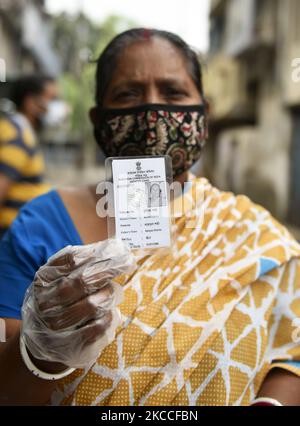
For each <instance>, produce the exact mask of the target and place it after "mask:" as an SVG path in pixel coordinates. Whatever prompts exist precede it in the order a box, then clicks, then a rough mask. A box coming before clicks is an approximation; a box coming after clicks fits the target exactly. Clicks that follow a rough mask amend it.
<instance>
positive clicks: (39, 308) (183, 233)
mask: <svg viewBox="0 0 300 426" xmlns="http://www.w3.org/2000/svg"><path fill="white" fill-rule="evenodd" d="M96 79H97V80H96V81H97V91H96V105H97V106H96V107H95V108H93V109H92V110H91V113H90V116H91V120H92V123H93V125H94V129H95V137H96V140H97V141H98V143H99V144H100V146H101V148H102V149H103V151H104V152H105V154H106V155H110V156H113V155H117V156H122V155H145V154H154V155H155V154H160V155H161V154H166V153H168V154H169V155H171V156H172V160H173V174H174V180H176V181H178V182H180V183H183V182H185V181H191V180H192V181H193V182H195V181H196V182H198V183H200V187H201V188H202V189H201V191H202V190H204V192H205V199H204V209H203V211H204V216H203V223H202V224H201V226H200V227H199V226H198V227H197V226H196V227H193V226H187V223H188V221H190V220H191V219H193V218H194V220H196V221H197V218H198V216H197V214H198V213H197V212H198V210H197V208H194V207H193V208H190V209H189V211H188V212H186V213H185V214H184V215H182V216H181V217H178V218H176V223H175V228H176V229H175V232H176V233H177V240H176V241H175V243H174V247H173V252H172V253H171V254H168V255H166V256H165V257H160V256H159V254H157V253H153V254H152V255H148V256H145V257H141V258H139V259H138V260H137V262H138V265H137V268H136V269H135V270H134V272H133V271H132V269H130V267H131V266H132V259H130V254H128V253H127V252H126V250H125V249H124V248H122V247H121V248H120V247H119V248H116V247H115V248H114V247H112V246H111V245H110V244H111V243H110V242H108V241H109V240H107V229H106V220H105V218H100V217H98V216H97V215H96V212H95V206H96V203H97V201H98V198H97V197H96V195H95V193H96V191H95V187H93V188H91V187H89V188H80V189H76V188H75V189H58V190H56V191H51V192H49V193H48V194H46V195H44V196H41V197H39V198H37V199H36V200H34V201H33V202H31V203H29V204H28V205H26V206H25V207H24V208H23V209H22V212H21V213H20V215H19V217H18V218H17V220H16V221H15V222H14V225H13V226H12V228H11V229H10V231H9V232H8V233H7V234H6V236H5V238H4V240H3V241H2V243H1V248H0V276H1V279H0V316H2V317H3V318H5V321H6V327H7V336H8V337H9V339H8V342H7V343H5V344H4V346H3V348H2V349H1V353H0V366H1V368H0V401H1V403H2V404H46V403H49V401H51V403H52V404H78V405H81V404H83V405H92V404H99V405H249V404H250V403H251V401H253V400H254V399H255V398H256V397H269V398H272V400H274V401H279V403H281V404H295V405H300V379H299V376H300V368H299V367H298V366H297V363H295V362H294V361H296V360H297V359H300V347H299V342H298V343H297V329H296V328H295V324H296V322H295V320H296V319H297V317H299V315H300V301H299V297H300V262H299V256H300V247H299V246H298V244H297V243H296V242H295V241H294V240H293V238H292V237H291V236H290V235H289V234H288V232H287V231H286V230H285V229H284V228H283V227H282V226H281V225H280V224H278V223H277V222H276V221H275V220H274V219H273V218H272V217H271V216H270V214H269V213H268V212H267V211H265V210H264V209H263V208H262V207H259V206H257V205H254V204H252V203H251V202H250V200H249V199H248V198H246V197H244V196H238V197H235V196H234V195H233V194H231V193H223V192H220V191H219V190H217V189H216V188H213V187H212V186H211V185H210V184H209V182H208V181H207V180H205V179H195V178H194V177H193V176H192V175H191V174H190V172H189V168H190V167H191V165H192V164H193V163H194V162H195V161H196V160H197V159H198V158H199V156H200V153H201V148H202V145H203V142H204V139H205V136H206V128H205V123H206V106H205V105H206V104H205V98H204V93H203V88H202V81H201V69H200V66H199V64H198V61H197V57H196V55H195V53H193V51H192V50H191V49H190V48H189V47H188V46H187V45H186V44H185V43H184V42H183V41H182V40H181V39H180V38H178V37H177V36H175V35H173V34H170V33H167V32H162V31H157V30H143V29H136V30H130V31H129V32H126V33H123V34H120V35H119V36H118V37H116V38H115V39H114V40H113V41H112V42H111V43H110V44H109V45H108V47H107V48H106V50H105V51H104V53H103V54H102V55H101V57H100V59H99V61H98V69H97V76H96ZM196 188H197V186H196ZM196 190H197V189H196ZM191 191H194V190H193V189H190V190H189V191H187V192H186V193H185V194H184V195H183V197H185V198H186V200H188V199H190V197H191V195H195V194H194V193H192V192H191ZM196 207H197V206H196ZM189 223H190V222H189ZM97 241H102V243H100V244H104V246H99V243H98V246H97V244H96V247H97V248H96V249H95V248H93V247H95V246H89V245H88V244H91V243H96V242H97ZM65 246H69V247H67V248H66V249H65V251H63V252H59V250H60V249H62V248H63V247H65ZM105 250H106V253H108V254H107V256H106V255H105V254H104V252H105ZM118 250H120V256H118V254H119V253H118ZM57 252H59V253H58V254H56V255H55V253H57ZM91 252H92V253H91ZM53 255H54V256H53ZM51 256H52V257H51ZM106 257H107V258H106ZM49 258H50V259H49ZM48 259H49V260H48ZM66 259H68V260H66ZM70 259H71V261H70ZM90 259H92V260H90ZM97 259H98V264H99V262H101V261H103V260H106V261H107V259H108V266H107V265H106V266H105V267H104V271H103V272H101V268H100V270H99V269H97ZM117 260H119V262H120V263H119V264H117ZM85 262H86V263H85ZM89 262H91V263H89ZM109 262H110V263H109ZM44 264H46V266H44V267H42V265H44ZM90 264H91V265H92V267H91V266H90V267H89V268H86V269H88V270H89V271H95V270H96V272H95V274H94V275H93V272H91V273H92V278H91V280H92V283H93V285H94V287H92V290H91V291H90V293H91V295H90V294H88V296H87V295H86V293H85V291H86V290H85V289H86V287H85V288H84V289H83V287H82V285H83V284H82V283H83V280H82V277H83V276H84V273H85V271H86V269H85V265H90ZM82 265H83V266H82ZM115 265H117V266H115ZM39 268H40V269H39ZM78 268H79V270H81V269H82V268H83V273H82V274H81V275H80V279H77V278H78V276H77V275H76V273H77V271H78ZM93 268H96V269H93ZM110 268H111V269H110ZM38 270H39V272H38V273H37V275H36V277H35V279H34V275H35V273H36V271H38ZM74 271H75V272H74ZM104 272H105V274H106V275H105V274H104ZM120 273H121V275H119V276H118V277H117V278H116V279H115V280H116V281H117V282H118V283H119V284H120V285H121V287H122V288H123V290H124V300H123V301H122V303H121V304H120V305H119V308H120V312H121V314H122V321H121V323H119V326H117V325H116V326H115V328H116V331H115V334H116V336H115V338H114V340H112V341H111V339H106V340H105V339H104V341H105V343H104V344H103V345H102V348H101V349H102V350H101V353H100V355H99V356H98V359H97V360H96V361H95V362H94V363H93V364H92V365H90V362H91V360H92V359H93V357H94V355H95V353H94V352H93V348H94V346H93V345H94V344H95V342H96V343H97V344H98V340H99V341H101V342H102V341H103V336H105V335H106V332H107V329H108V328H109V327H112V323H113V322H114V321H113V320H112V316H113V313H112V311H113V309H111V310H110V308H112V306H113V302H111V304H110V305H109V308H108V310H107V311H106V312H108V313H107V314H105V315H103V312H102V314H101V315H99V309H95V306H97V303H98V304H99V305H101V304H102V303H103V301H105V300H109V301H111V300H112V299H113V298H112V297H111V296H112V294H114V291H115V289H113V287H112V285H111V278H113V277H115V276H116V275H118V274H120ZM74 274H75V275H74ZM103 274H104V275H105V279H106V278H107V281H106V284H107V285H106V286H103V285H102V287H101V285H99V286H98V283H99V282H102V281H103V279H104V278H103ZM74 277H75V278H74ZM33 280H34V283H33V284H32V285H30V284H31V283H32V281H33ZM101 280H102V281H101ZM104 281H105V280H104ZM29 286H30V287H29ZM28 287H29V288H30V289H31V292H29V295H28V296H27V300H25V301H24V302H23V299H24V294H25V291H26V289H27V288H28ZM115 287H116V285H115ZM32 289H33V290H34V291H33V290H32ZM49 289H50V290H49ZM32 294H34V297H35V299H34V298H33V296H32ZM77 294H79V296H78V297H77V296H76V297H75V295H77ZM91 296H94V297H96V301H98V302H97V303H96V304H95V300H94V299H93V301H91V299H90V297H91ZM62 300H64V301H65V300H67V301H68V303H63V302H62ZM92 302H93V303H92ZM22 304H23V320H24V325H23V329H22V332H21V334H22V337H23V338H24V339H25V340H24V341H25V349H24V346H23V349H22V350H23V352H22V356H21V355H20V349H19V329H20V319H21V306H22ZM62 306H63V307H62ZM101 306H103V305H101ZM79 307H80V309H79ZM83 311H84V312H85V314H82V312H83ZM53 312H54V313H55V312H56V313H57V314H56V315H55V314H53ZM78 312H79V313H78ZM50 313H52V314H53V315H50ZM80 315H82V317H84V321H85V322H84V321H83V320H82V317H80ZM87 318H88V319H89V321H87ZM98 318H100V320H99V321H100V322H99V321H98ZM75 326H76V327H75ZM30 327H31V328H30ZM41 330H42V331H41ZM65 330H67V331H65ZM70 330H71V331H70ZM34 331H38V332H37V333H36V334H37V336H38V337H36V336H35V337H34ZM64 332H65V334H64ZM30 333H31V334H30ZM76 333H77V334H76ZM40 335H42V337H43V338H44V340H43V338H41V339H40ZM73 336H75V337H73ZM78 336H79V337H80V338H78ZM39 339H40V340H39ZM45 341H46V343H45ZM109 342H110V343H109ZM26 346H27V348H26ZM100 346H101V345H100ZM100 346H99V347H100ZM49 348H50V349H51V350H50V349H49ZM91 348H92V349H91ZM26 350H27V354H28V357H29V358H30V360H31V361H32V365H33V367H32V371H34V374H32V373H31V372H30V368H29V367H28V366H29V365H30V364H29V361H28V358H26V353H25V352H26ZM24 351H25V352H24ZM30 352H31V353H30ZM91 352H93V356H91ZM24 353H25V355H24ZM24 360H25V361H26V365H25V361H24ZM87 365H88V367H87V368H85V369H83V368H76V369H75V371H73V372H71V371H68V370H67V373H66V374H67V375H65V377H63V378H62V379H61V380H52V381H51V380H45V379H41V378H38V377H36V373H37V371H41V372H44V373H48V374H49V377H50V376H51V374H53V377H56V378H57V377H58V376H57V375H59V373H62V375H64V374H65V373H64V371H65V369H66V368H68V367H70V366H73V367H74V366H84V367H86V366H87ZM41 374H43V373H41ZM24 389H26V392H25V391H24ZM274 404H276V402H274Z"/></svg>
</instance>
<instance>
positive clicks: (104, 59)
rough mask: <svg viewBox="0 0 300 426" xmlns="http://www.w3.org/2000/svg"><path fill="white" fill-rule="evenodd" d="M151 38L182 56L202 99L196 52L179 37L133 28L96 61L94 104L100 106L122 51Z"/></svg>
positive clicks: (116, 40)
mask: <svg viewBox="0 0 300 426" xmlns="http://www.w3.org/2000/svg"><path fill="white" fill-rule="evenodd" d="M151 37H159V38H162V39H164V40H167V41H168V42H170V43H171V44H172V45H173V46H175V47H176V48H177V49H178V50H179V51H180V52H181V53H182V54H183V56H184V58H185V59H186V61H187V66H188V70H189V73H190V76H191V78H192V79H193V81H194V83H195V85H196V87H197V89H198V90H199V93H200V94H201V96H203V97H204V93H203V84H202V69H201V65H200V62H199V59H198V56H197V54H196V52H195V51H194V50H193V49H192V48H191V47H190V46H189V45H188V44H187V43H186V42H185V41H184V40H182V38H181V37H179V36H178V35H176V34H173V33H170V32H168V31H162V30H156V29H146V28H134V29H131V30H128V31H125V32H123V33H121V34H119V35H117V36H116V37H115V38H113V39H112V41H111V42H110V43H109V44H108V45H107V47H106V48H105V50H104V51H103V52H102V54H101V55H100V57H99V59H98V60H97V71H96V99H95V100H96V104H97V105H99V106H101V105H102V102H103V98H104V95H105V91H106V89H107V87H108V85H109V83H110V80H111V78H112V74H113V70H114V68H115V66H116V62H117V60H118V58H119V56H120V55H121V53H122V50H123V49H124V48H126V47H127V46H129V45H130V44H132V43H135V42H137V41H144V40H147V39H149V38H151Z"/></svg>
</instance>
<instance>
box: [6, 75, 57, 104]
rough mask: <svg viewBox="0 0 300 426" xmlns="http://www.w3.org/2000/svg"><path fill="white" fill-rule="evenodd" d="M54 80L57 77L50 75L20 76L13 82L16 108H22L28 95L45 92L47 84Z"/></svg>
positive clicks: (12, 95)
mask: <svg viewBox="0 0 300 426" xmlns="http://www.w3.org/2000/svg"><path fill="white" fill-rule="evenodd" d="M53 81H55V79H54V78H53V77H50V76H37V75H27V76H23V77H20V78H18V79H17V80H15V81H14V83H13V87H12V94H11V100H12V101H13V102H14V104H15V105H16V108H17V109H20V108H22V105H23V102H24V99H25V98H26V97H27V96H32V95H40V94H41V93H43V91H44V89H45V85H46V84H47V83H48V82H53Z"/></svg>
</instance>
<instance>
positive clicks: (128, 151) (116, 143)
mask: <svg viewBox="0 0 300 426" xmlns="http://www.w3.org/2000/svg"><path fill="white" fill-rule="evenodd" d="M94 133H95V138H96V140H97V142H98V144H99V145H100V147H101V149H102V150H103V152H104V154H105V155H106V156H107V157H127V156H143V155H154V156H155V155H169V156H170V157H171V158H172V165H173V176H174V177H175V176H179V175H180V174H182V173H183V172H184V171H186V170H188V169H189V168H190V167H191V166H192V165H193V164H194V163H195V162H196V161H197V160H198V159H199V157H200V155H201V151H202V148H203V146H204V144H205V141H206V139H207V122H206V114H205V107H204V106H203V105H191V106H175V105H163V104H162V105H160V104H149V105H142V106H138V107H133V108H123V109H102V110H100V111H99V125H96V126H95V131H94Z"/></svg>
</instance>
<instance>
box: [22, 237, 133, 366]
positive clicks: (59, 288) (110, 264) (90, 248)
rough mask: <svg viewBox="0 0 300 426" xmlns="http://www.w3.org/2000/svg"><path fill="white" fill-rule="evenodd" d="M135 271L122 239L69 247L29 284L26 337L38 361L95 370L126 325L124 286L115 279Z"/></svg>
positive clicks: (25, 304) (24, 318)
mask: <svg viewBox="0 0 300 426" xmlns="http://www.w3.org/2000/svg"><path fill="white" fill-rule="evenodd" d="M135 267H136V263H135V258H134V256H133V254H132V253H131V252H130V250H129V249H128V248H127V247H126V246H125V245H124V244H123V242H122V241H120V240H115V239H108V240H105V241H100V242H97V243H94V244H89V245H84V246H67V247H65V248H64V249H62V250H60V251H59V252H57V253H56V254H55V255H54V256H52V257H50V258H49V260H48V262H47V263H46V264H45V265H44V266H42V267H41V268H40V269H39V270H38V271H37V273H36V274H35V278H34V280H33V282H32V284H31V285H30V286H29V288H28V290H27V292H26V295H25V299H24V302H23V306H22V319H23V323H22V329H21V337H22V338H24V340H25V344H26V346H27V348H28V350H29V351H30V353H31V354H32V355H33V356H34V357H35V358H38V359H42V360H45V361H52V362H59V363H62V364H64V365H66V366H68V367H74V368H84V367H88V366H90V365H91V364H92V363H93V362H95V361H96V359H97V358H98V356H99V353H100V351H101V350H102V349H103V348H104V347H105V346H106V345H107V344H109V343H110V342H111V341H112V340H113V338H114V335H115V330H116V328H117V327H118V326H119V325H120V323H121V317H120V312H119V310H118V308H117V305H118V304H119V303H120V302H121V299H122V295H123V293H122V290H123V289H122V287H121V286H120V285H119V284H117V283H114V282H113V281H112V280H113V278H114V277H116V276H117V275H119V274H122V273H129V272H132V271H133V270H134V268H135Z"/></svg>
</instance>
